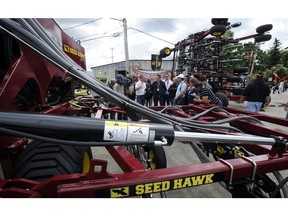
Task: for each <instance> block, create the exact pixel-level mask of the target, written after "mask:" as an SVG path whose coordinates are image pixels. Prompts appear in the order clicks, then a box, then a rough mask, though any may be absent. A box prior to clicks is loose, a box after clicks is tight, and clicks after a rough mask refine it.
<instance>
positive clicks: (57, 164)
mask: <svg viewBox="0 0 288 216" xmlns="http://www.w3.org/2000/svg"><path fill="white" fill-rule="evenodd" d="M91 158H92V152H91V148H89V147H88V148H87V147H79V146H68V145H58V144H55V143H49V142H42V141H31V142H30V143H29V144H28V145H27V147H26V148H25V150H24V151H23V153H22V154H21V155H20V156H19V158H18V160H17V161H16V165H15V167H14V170H13V174H12V177H13V178H20V177H21V178H27V179H32V180H36V181H45V180H46V179H48V178H50V177H53V176H58V175H63V174H72V173H87V172H88V171H89V168H90V160H91Z"/></svg>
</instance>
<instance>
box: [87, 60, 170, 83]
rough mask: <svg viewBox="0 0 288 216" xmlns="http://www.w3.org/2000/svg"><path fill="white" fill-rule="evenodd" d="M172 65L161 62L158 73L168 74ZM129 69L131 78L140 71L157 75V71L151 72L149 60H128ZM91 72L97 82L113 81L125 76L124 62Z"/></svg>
mask: <svg viewBox="0 0 288 216" xmlns="http://www.w3.org/2000/svg"><path fill="white" fill-rule="evenodd" d="M172 65H173V61H172V60H162V66H161V69H160V71H161V72H163V71H169V72H170V71H172ZM129 68H130V71H129V74H130V75H132V76H133V75H135V74H139V73H141V71H147V72H150V73H155V74H157V73H158V72H157V71H152V69H151V60H129ZM91 70H92V74H93V76H95V77H96V78H98V79H99V80H100V79H101V80H110V79H115V77H116V76H117V74H119V73H120V74H123V75H124V74H125V75H126V71H125V61H122V62H116V63H111V64H107V65H100V66H95V67H91ZM160 71H159V72H160Z"/></svg>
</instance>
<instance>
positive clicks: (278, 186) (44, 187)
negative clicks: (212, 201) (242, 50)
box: [0, 19, 288, 198]
mask: <svg viewBox="0 0 288 216" xmlns="http://www.w3.org/2000/svg"><path fill="white" fill-rule="evenodd" d="M0 47H1V49H0V58H1V65H0V101H1V103H0V109H1V111H0V116H1V117H0V163H1V167H2V172H3V174H2V176H1V177H0V197H17V198H19V197H22V198H24V197H25V198H28V197H39V198H40V197H45V198H48V197H97V198H104V197H105V198H106V197H113V198H118V197H131V196H137V197H152V195H153V194H159V195H160V196H161V197H166V194H165V192H166V191H169V190H177V189H184V188H188V187H195V186H201V185H205V184H212V183H218V182H219V183H220V184H221V185H222V186H223V187H224V188H225V189H226V190H228V191H229V192H230V193H231V194H232V197H287V196H288V190H287V185H286V182H287V179H288V178H287V177H283V174H282V172H281V173H280V171H282V170H286V169H288V152H287V144H288V142H287V139H288V133H287V131H281V130H274V129H271V128H269V127H267V126H265V125H264V124H263V121H265V122H271V123H275V124H278V125H282V126H284V127H287V126H288V121H287V120H286V119H283V118H276V117H270V116H267V115H262V114H255V113H249V112H246V111H241V110H237V109H232V108H229V107H219V106H202V105H197V106H196V105H193V106H188V105H187V106H167V107H144V106H141V105H139V104H137V103H136V102H135V101H132V100H130V99H128V98H126V97H125V96H122V95H120V94H117V93H116V92H114V91H113V90H112V89H110V88H109V87H107V86H106V85H104V84H103V83H101V82H100V81H98V80H97V79H94V78H92V77H91V76H89V75H87V74H86V73H85V51H84V49H83V47H82V46H81V45H80V44H79V43H77V42H75V41H74V40H73V39H71V38H70V37H69V36H68V35H66V34H65V33H64V32H63V31H62V30H61V29H60V27H59V26H58V25H57V24H56V23H55V22H54V20H52V19H1V20H0ZM79 84H84V85H85V86H86V87H88V88H89V89H91V90H92V91H94V92H96V93H97V94H98V95H99V96H100V97H102V98H104V99H105V100H106V101H109V102H111V103H113V104H115V105H116V106H115V107H106V106H103V104H99V105H98V104H97V102H98V101H96V99H95V98H93V97H85V96H75V94H74V89H75V86H79ZM112 113H113V114H116V115H109V114H112ZM120 114H122V116H123V115H125V116H127V119H128V120H126V121H124V120H119V119H117V118H111V116H114V117H115V116H118V115H119V116H120ZM109 116H110V119H109ZM104 117H105V118H104ZM175 142H181V143H183V144H185V145H191V146H192V149H193V150H194V152H195V153H196V155H197V156H198V158H199V159H200V161H201V163H197V164H190V165H185V166H178V167H167V158H166V155H165V151H164V149H163V146H167V148H169V146H171V145H173V144H174V143H175ZM100 146H101V147H105V148H106V149H107V150H108V152H109V153H110V155H111V156H112V158H113V159H114V161H115V162H116V163H117V164H118V165H119V167H120V168H121V169H122V171H123V172H121V173H116V174H114V173H113V174H112V173H110V172H108V170H107V164H108V163H109V162H110V161H108V160H102V159H101V160H100V159H97V158H93V154H92V152H91V147H100ZM96 150H97V148H96ZM95 169H96V170H95ZM274 177H275V178H274Z"/></svg>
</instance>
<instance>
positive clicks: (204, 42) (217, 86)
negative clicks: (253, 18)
mask: <svg viewBox="0 0 288 216" xmlns="http://www.w3.org/2000/svg"><path fill="white" fill-rule="evenodd" d="M211 22H212V24H213V26H212V27H211V28H210V29H205V30H203V31H200V32H196V33H194V34H190V35H189V36H188V37H187V38H185V39H183V40H181V41H179V42H178V43H176V44H175V46H174V47H173V48H169V47H165V48H163V49H162V50H160V52H159V56H160V57H161V58H165V57H167V56H169V55H170V54H171V53H172V52H173V66H172V72H173V73H174V74H176V75H177V74H179V73H183V74H186V75H189V76H191V75H193V76H194V77H196V78H199V76H205V77H206V78H207V81H209V82H210V83H212V84H213V90H214V91H215V93H216V95H217V96H218V97H219V98H220V99H221V100H222V103H223V105H225V106H227V105H228V100H231V101H237V102H240V97H241V94H242V91H243V89H244V88H245V86H246V85H247V82H248V81H249V76H251V74H252V72H253V69H254V66H255V63H256V56H257V49H259V46H260V44H261V43H263V42H265V41H269V40H270V39H271V37H272V36H271V34H269V31H270V30H271V29H272V28H273V25H272V24H265V25H262V26H259V27H258V28H256V33H254V34H251V35H247V36H244V37H239V38H234V37H233V36H234V33H233V32H232V31H231V29H233V28H237V27H239V26H241V22H237V23H233V24H231V23H230V22H229V21H228V19H227V18H213V19H212V20H211ZM228 30H230V34H229V33H227V34H226V35H225V33H226V32H228ZM231 32H232V33H231ZM231 34H232V35H231ZM248 39H254V43H246V44H242V43H241V41H244V40H248ZM237 50H242V52H239V53H237ZM243 50H245V51H246V53H245V52H243ZM247 52H248V53H247ZM244 63H245V64H244ZM234 84H235V85H234Z"/></svg>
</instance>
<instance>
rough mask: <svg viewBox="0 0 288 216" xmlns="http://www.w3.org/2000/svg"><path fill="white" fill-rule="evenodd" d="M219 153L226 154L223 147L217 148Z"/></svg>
mask: <svg viewBox="0 0 288 216" xmlns="http://www.w3.org/2000/svg"><path fill="white" fill-rule="evenodd" d="M217 152H219V153H220V154H224V153H225V150H224V148H223V147H222V146H217Z"/></svg>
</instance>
